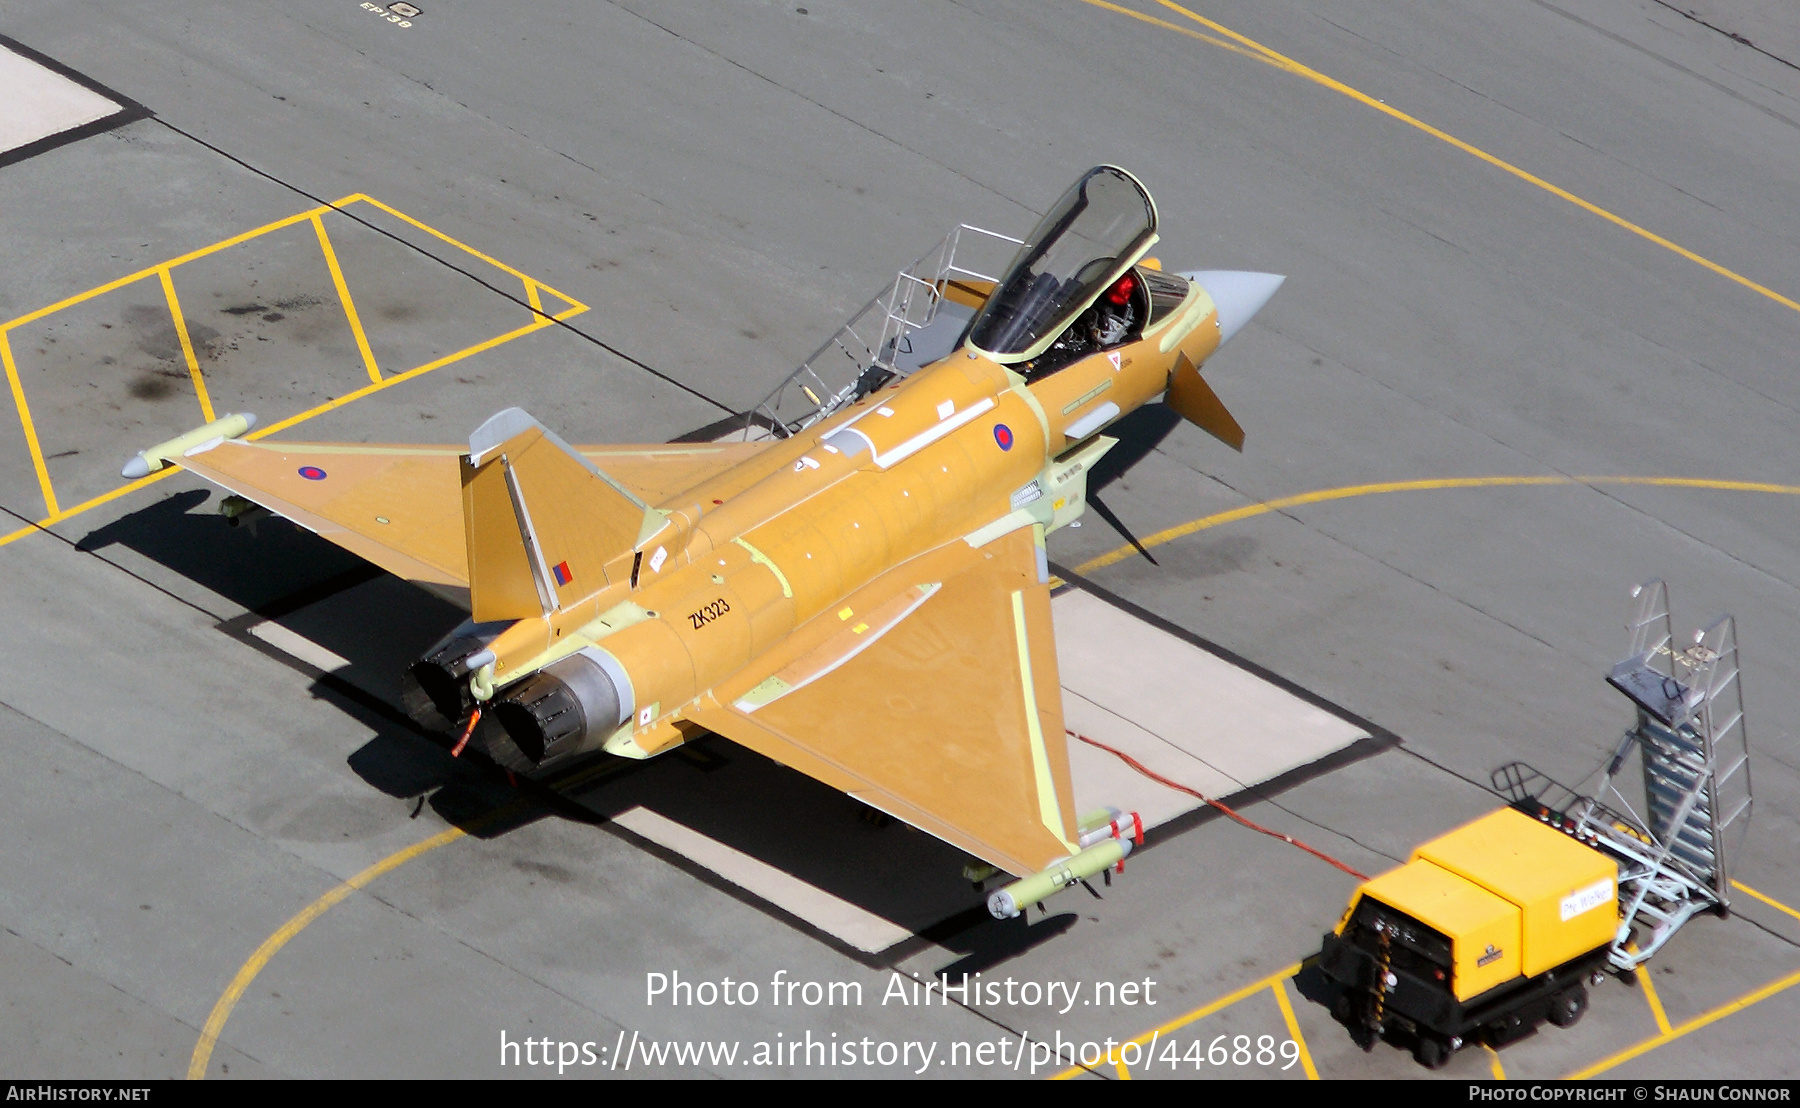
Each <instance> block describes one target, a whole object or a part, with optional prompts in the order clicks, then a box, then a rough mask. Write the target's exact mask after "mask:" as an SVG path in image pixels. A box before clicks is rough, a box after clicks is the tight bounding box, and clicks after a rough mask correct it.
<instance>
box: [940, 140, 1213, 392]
mask: <svg viewBox="0 0 1800 1108" xmlns="http://www.w3.org/2000/svg"><path fill="white" fill-rule="evenodd" d="M1156 240H1157V235H1156V202H1155V201H1154V200H1152V199H1151V198H1150V193H1149V192H1148V191H1146V190H1145V188H1144V186H1143V185H1142V184H1140V183H1139V182H1138V180H1137V178H1135V177H1133V176H1132V175H1131V174H1129V173H1127V172H1125V171H1124V170H1122V169H1119V168H1118V167H1116V166H1110V165H1103V166H1096V167H1095V168H1093V169H1091V170H1089V171H1088V172H1087V173H1086V174H1084V175H1083V176H1082V178H1081V179H1080V180H1079V181H1077V182H1075V184H1074V186H1073V187H1071V188H1070V189H1069V191H1068V192H1066V193H1064V194H1063V196H1062V198H1061V199H1060V200H1058V201H1057V202H1056V204H1055V205H1054V206H1053V207H1052V208H1051V209H1050V211H1049V213H1048V214H1046V215H1045V216H1044V218H1043V219H1042V220H1040V221H1039V222H1038V225H1037V227H1036V228H1034V229H1033V230H1032V232H1031V235H1030V236H1029V237H1028V238H1027V239H1026V240H1025V242H1024V244H1023V245H1022V246H1020V248H1019V252H1018V254H1017V255H1015V256H1014V258H1013V261H1012V264H1011V265H1010V266H1008V267H1007V270H1006V272H1005V273H1004V274H1003V275H1002V276H1001V278H1000V280H999V281H998V282H997V283H996V285H995V288H994V292H993V294H992V295H991V296H990V297H989V298H988V299H987V302H986V303H985V304H984V305H983V306H982V308H981V310H980V311H979V312H978V313H977V314H976V315H975V317H974V319H972V320H971V321H970V323H969V327H968V330H967V332H966V333H965V337H964V341H965V342H966V343H967V344H968V345H969V346H970V347H972V348H974V349H975V350H977V351H980V352H981V353H983V354H986V355H987V356H988V357H990V358H992V359H994V360H995V361H997V362H1000V363H1002V364H1005V365H1010V366H1012V367H1013V368H1014V369H1015V370H1017V371H1018V372H1020V373H1021V374H1023V375H1024V376H1025V378H1026V379H1027V380H1028V381H1029V380H1033V379H1037V378H1040V377H1043V376H1045V375H1046V374H1049V373H1051V372H1054V371H1055V370H1057V369H1061V368H1062V367H1063V366H1066V365H1069V364H1070V363H1072V362H1075V361H1078V360H1080V359H1081V358H1085V357H1087V356H1088V355H1090V354H1094V353H1098V352H1100V351H1103V350H1109V349H1112V348H1114V347H1117V346H1122V345H1124V344H1125V343H1127V342H1130V341H1132V340H1133V339H1134V338H1136V337H1137V336H1138V335H1139V334H1140V333H1141V332H1142V330H1143V327H1144V324H1145V323H1146V322H1147V321H1148V320H1149V318H1150V315H1151V310H1152V307H1153V304H1152V297H1153V296H1154V295H1155V294H1156V293H1157V292H1158V291H1161V290H1159V289H1156V288H1153V287H1151V286H1152V284H1153V283H1154V281H1155V279H1156V278H1158V277H1161V274H1158V273H1154V272H1153V271H1148V270H1140V269H1134V268H1133V266H1134V265H1135V264H1136V263H1137V261H1138V260H1139V259H1141V258H1142V257H1143V256H1144V254H1145V252H1147V251H1148V250H1149V249H1150V247H1151V246H1152V245H1153V244H1155V242H1156ZM1183 285H1184V291H1185V282H1184V283H1183Z"/></svg>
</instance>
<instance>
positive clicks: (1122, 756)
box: [1069, 731, 1369, 881]
mask: <svg viewBox="0 0 1800 1108" xmlns="http://www.w3.org/2000/svg"><path fill="white" fill-rule="evenodd" d="M1069 734H1071V735H1074V736H1075V737H1076V738H1078V739H1080V740H1081V741H1082V742H1084V743H1086V744H1088V745H1089V746H1096V747H1099V748H1100V749H1101V750H1104V751H1106V752H1107V753H1108V754H1111V755H1112V756H1113V757H1115V758H1117V759H1119V760H1120V761H1121V762H1124V763H1125V764H1126V765H1128V766H1130V767H1131V768H1132V769H1135V770H1137V771H1138V772H1139V773H1141V774H1143V775H1144V776H1145V777H1148V778H1149V779H1150V780H1152V781H1155V782H1156V783H1157V784H1159V785H1167V786H1168V787H1169V788H1171V789H1174V790H1176V791H1177V792H1184V793H1186V794H1188V795H1189V796H1191V797H1193V798H1195V799H1196V800H1199V801H1201V802H1202V803H1205V804H1210V805H1212V806H1213V807H1214V808H1217V809H1218V810H1219V811H1221V812H1224V813H1225V814H1226V815H1228V816H1230V817H1231V818H1232V819H1234V820H1237V821H1238V822H1239V823H1241V824H1243V825H1244V826H1245V827H1248V828H1249V829H1250V830H1252V831H1257V832H1260V833H1262V834H1264V835H1268V836H1269V837H1270V838H1275V839H1280V840H1281V841H1282V842H1284V843H1287V844H1288V845H1289V846H1297V847H1299V848H1300V849H1301V850H1304V851H1306V852H1307V853H1308V854H1311V855H1312V856H1313V857H1315V858H1318V859H1319V860H1321V861H1325V862H1330V863H1331V864H1332V865H1334V866H1336V867H1337V868H1339V869H1341V870H1343V871H1344V872H1345V873H1347V874H1349V875H1350V876H1352V877H1354V878H1357V879H1358V880H1361V881H1367V880H1368V879H1369V875H1368V874H1366V873H1358V872H1357V871H1356V870H1353V869H1351V868H1350V867H1349V866H1347V865H1345V864H1344V863H1342V862H1340V861H1338V860H1337V859H1336V858H1333V857H1332V856H1331V855H1329V854H1327V853H1325V852H1324V851H1322V850H1314V849H1313V848H1312V847H1310V846H1307V845H1306V844H1305V843H1303V842H1301V841H1300V840H1299V839H1296V838H1294V837H1293V836H1292V835H1283V834H1282V833H1281V832H1279V831H1274V830H1271V829H1269V828H1267V827H1264V826H1263V825H1262V824H1260V823H1255V822H1253V821H1251V820H1247V819H1245V818H1244V817H1243V816H1240V815H1238V814H1237V813H1236V812H1234V811H1232V810H1231V809H1230V808H1228V807H1226V806H1225V805H1223V804H1221V803H1219V802H1218V801H1216V800H1214V799H1213V798H1212V797H1210V796H1207V795H1206V794H1204V793H1202V792H1200V790H1198V789H1190V788H1188V787H1187V786H1186V785H1183V784H1182V783H1181V782H1179V781H1171V780H1169V779H1168V778H1167V777H1164V776H1163V775H1162V774H1160V773H1158V772H1156V771H1155V770H1153V769H1151V768H1149V767H1148V766H1146V765H1144V763H1142V762H1140V761H1138V760H1137V759H1136V758H1133V757H1132V756H1131V755H1129V754H1127V753H1125V752H1124V751H1123V750H1115V749H1114V748H1112V747H1110V746H1107V745H1106V744H1105V743H1103V742H1096V741H1095V740H1093V739H1090V738H1088V737H1087V736H1086V735H1083V734H1079V733H1077V732H1075V731H1070V732H1069ZM1139 841H1140V842H1141V841H1142V840H1141V839H1140V840H1139Z"/></svg>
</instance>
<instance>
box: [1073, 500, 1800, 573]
mask: <svg viewBox="0 0 1800 1108" xmlns="http://www.w3.org/2000/svg"><path fill="white" fill-rule="evenodd" d="M1532 485H1537V486H1544V485H1569V486H1583V487H1588V486H1601V485H1649V486H1659V487H1664V488H1685V489H1718V490H1723V491H1726V492H1755V493H1774V494H1779V495H1783V496H1796V495H1800V485H1776V484H1769V483H1767V482H1762V481H1723V480H1715V479H1712V478H1707V477H1561V476H1517V477H1447V478H1434V479H1431V480H1423V481H1385V482H1382V483H1380V484H1373V485H1344V486H1340V487H1338V488H1332V489H1315V490H1314V491H1312V492H1303V493H1300V494H1298V495H1296V496H1284V497H1281V498H1280V499H1278V500H1265V501H1263V502H1261V503H1258V504H1246V505H1244V506H1243V507H1241V508H1232V509H1231V510H1229V511H1224V512H1215V513H1214V514H1212V515H1209V516H1202V517H1200V518H1199V519H1194V520H1189V521H1188V522H1186V523H1182V524H1177V525H1176V526H1174V527H1169V528H1166V529H1164V530H1161V531H1158V532H1156V533H1155V534H1153V535H1150V536H1148V537H1146V538H1144V539H1142V540H1140V541H1141V542H1142V543H1143V545H1144V548H1145V549H1149V548H1150V547H1153V546H1161V545H1163V544H1164V543H1168V542H1173V541H1175V540H1176V539H1179V538H1184V537H1186V536H1188V535H1192V534H1196V533H1198V532H1200V531H1205V530H1208V529H1210V528H1213V527H1218V526H1220V525H1222V524H1226V523H1236V522H1238V521H1239V520H1244V519H1254V518H1255V517H1257V516H1262V515H1268V514H1270V513H1271V512H1279V511H1282V510H1284V509H1287V508H1295V507H1299V506H1301V505H1303V504H1323V503H1326V502H1328V501H1332V500H1350V499H1353V498H1355V497H1359V496H1375V495H1380V494H1383V493H1393V492H1428V491H1432V490H1437V489H1486V488H1513V487H1519V486H1532ZM1136 553H1137V547H1135V546H1133V545H1131V544H1130V543H1126V544H1124V545H1122V546H1119V547H1117V548H1115V549H1113V550H1110V551H1108V552H1107V553H1105V554H1102V555H1100V556H1099V557H1096V558H1090V559H1088V560H1087V561H1085V562H1083V563H1081V564H1080V565H1078V566H1076V567H1075V572H1076V573H1080V574H1087V573H1092V572H1093V571H1094V570H1097V569H1104V568H1106V567H1107V566H1110V565H1115V564H1117V563H1119V562H1122V561H1124V560H1126V559H1127V558H1130V557H1131V556H1132V555H1134V554H1136Z"/></svg>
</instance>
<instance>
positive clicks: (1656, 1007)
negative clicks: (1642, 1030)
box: [1638, 965, 1675, 1035]
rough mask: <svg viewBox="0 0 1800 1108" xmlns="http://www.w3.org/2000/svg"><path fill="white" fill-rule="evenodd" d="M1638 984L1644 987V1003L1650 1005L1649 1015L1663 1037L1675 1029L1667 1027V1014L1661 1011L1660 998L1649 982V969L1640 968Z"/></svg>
mask: <svg viewBox="0 0 1800 1108" xmlns="http://www.w3.org/2000/svg"><path fill="white" fill-rule="evenodd" d="M1640 969H1641V972H1639V974H1638V984H1640V985H1642V986H1643V987H1644V1001H1645V1003H1647V1004H1649V1005H1650V1015H1651V1016H1652V1017H1653V1018H1654V1019H1655V1020H1656V1029H1657V1030H1658V1031H1660V1032H1662V1033H1663V1034H1664V1035H1668V1034H1670V1033H1672V1032H1673V1031H1674V1030H1675V1029H1674V1028H1673V1027H1671V1026H1670V1025H1669V1013H1667V1012H1665V1011H1664V1010H1663V1004H1662V997H1660V996H1657V995H1656V984H1655V982H1653V981H1651V980H1650V967H1649V966H1648V965H1645V966H1642V967H1640Z"/></svg>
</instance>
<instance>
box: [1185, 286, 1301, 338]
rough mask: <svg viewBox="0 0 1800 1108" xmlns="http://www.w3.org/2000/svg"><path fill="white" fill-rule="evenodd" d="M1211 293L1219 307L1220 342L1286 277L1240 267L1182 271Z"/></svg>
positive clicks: (1257, 308)
mask: <svg viewBox="0 0 1800 1108" xmlns="http://www.w3.org/2000/svg"><path fill="white" fill-rule="evenodd" d="M1182 276H1183V277H1186V278H1187V279H1188V280H1190V281H1192V282H1194V283H1195V284H1197V285H1199V286H1200V287H1201V288H1203V289H1205V290H1206V293H1207V295H1208V296H1211V297H1212V299H1213V303H1214V304H1215V305H1217V306H1218V309H1219V345H1220V346H1223V345H1225V344H1226V343H1227V342H1229V341H1231V336H1233V335H1235V334H1237V333H1238V331H1239V330H1240V329H1241V328H1242V327H1243V326H1244V324H1246V323H1248V322H1250V317H1251V316H1253V315H1255V314H1256V313H1257V312H1259V311H1261V310H1262V306H1263V305H1264V304H1267V303H1268V302H1269V298H1270V297H1271V296H1274V295H1275V290H1276V289H1278V288H1280V287H1281V283H1282V282H1283V281H1285V280H1287V278H1286V277H1283V276H1281V275H1280V274H1277V273H1250V272H1248V271H1245V270H1240V269H1200V270H1195V271H1194V272H1192V273H1183V274H1182Z"/></svg>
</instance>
